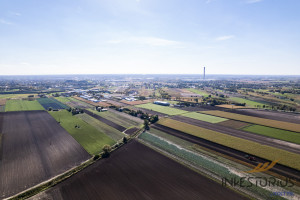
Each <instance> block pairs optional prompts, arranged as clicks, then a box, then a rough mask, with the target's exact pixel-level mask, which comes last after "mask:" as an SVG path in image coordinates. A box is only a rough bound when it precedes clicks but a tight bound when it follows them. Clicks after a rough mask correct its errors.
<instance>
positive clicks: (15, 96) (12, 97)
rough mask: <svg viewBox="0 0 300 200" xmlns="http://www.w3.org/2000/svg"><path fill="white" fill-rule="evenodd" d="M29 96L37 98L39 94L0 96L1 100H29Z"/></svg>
mask: <svg viewBox="0 0 300 200" xmlns="http://www.w3.org/2000/svg"><path fill="white" fill-rule="evenodd" d="M29 95H34V96H36V95H37V94H0V99H22V98H27V97H28V96H29Z"/></svg>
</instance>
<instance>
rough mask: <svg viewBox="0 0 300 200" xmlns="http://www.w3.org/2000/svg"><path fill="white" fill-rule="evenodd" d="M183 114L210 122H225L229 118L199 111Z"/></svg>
mask: <svg viewBox="0 0 300 200" xmlns="http://www.w3.org/2000/svg"><path fill="white" fill-rule="evenodd" d="M182 116H184V117H189V118H192V119H197V120H201V121H205V122H210V123H219V122H224V121H227V120H228V119H225V118H221V117H215V116H211V115H206V114H202V113H197V112H189V113H184V114H182Z"/></svg>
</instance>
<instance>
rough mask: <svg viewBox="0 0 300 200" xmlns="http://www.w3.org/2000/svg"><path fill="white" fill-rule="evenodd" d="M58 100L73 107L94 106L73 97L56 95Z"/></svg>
mask: <svg viewBox="0 0 300 200" xmlns="http://www.w3.org/2000/svg"><path fill="white" fill-rule="evenodd" d="M55 99H56V100H58V101H59V102H62V103H63V104H66V105H68V106H69V107H73V108H92V107H93V106H92V105H90V104H87V103H85V102H83V101H79V100H77V99H74V98H72V97H62V96H60V97H55Z"/></svg>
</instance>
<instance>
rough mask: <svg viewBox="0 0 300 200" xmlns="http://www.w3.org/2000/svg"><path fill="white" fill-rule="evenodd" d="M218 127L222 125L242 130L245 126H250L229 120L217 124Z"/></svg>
mask: <svg viewBox="0 0 300 200" xmlns="http://www.w3.org/2000/svg"><path fill="white" fill-rule="evenodd" d="M218 125H222V126H226V127H229V128H234V129H240V128H244V127H245V126H249V125H250V124H248V123H246V122H240V121H235V120H231V119H230V120H226V121H223V122H219V123H218Z"/></svg>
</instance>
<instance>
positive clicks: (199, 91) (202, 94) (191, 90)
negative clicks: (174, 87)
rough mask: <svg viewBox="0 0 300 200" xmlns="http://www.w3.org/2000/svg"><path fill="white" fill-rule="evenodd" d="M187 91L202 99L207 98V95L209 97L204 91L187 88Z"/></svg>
mask: <svg viewBox="0 0 300 200" xmlns="http://www.w3.org/2000/svg"><path fill="white" fill-rule="evenodd" d="M187 90H188V91H190V92H193V93H195V94H199V95H201V96H203V97H208V95H209V93H208V92H206V91H204V90H197V89H194V88H188V89H187Z"/></svg>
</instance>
